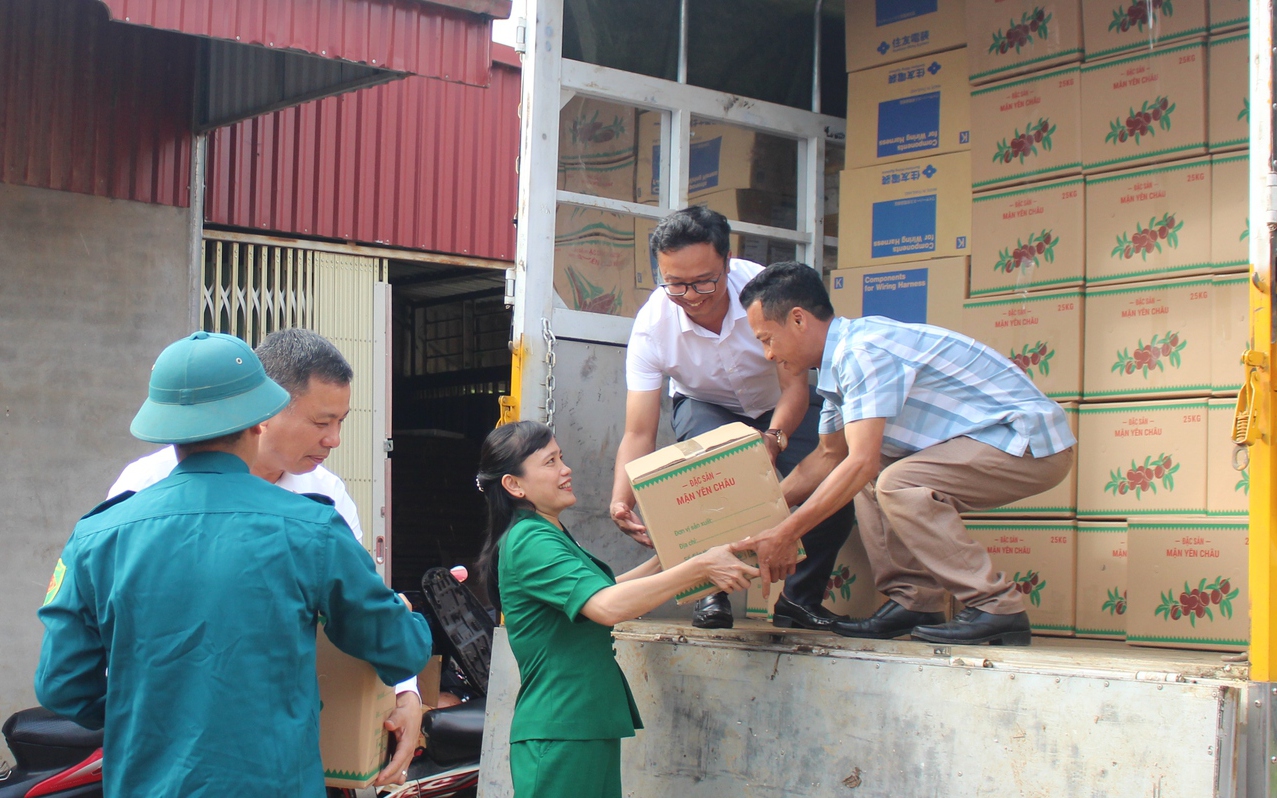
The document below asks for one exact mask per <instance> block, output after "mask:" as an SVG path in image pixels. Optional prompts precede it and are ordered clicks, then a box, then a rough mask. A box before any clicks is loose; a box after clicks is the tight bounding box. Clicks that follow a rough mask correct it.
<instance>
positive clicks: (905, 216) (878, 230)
mask: <svg viewBox="0 0 1277 798" xmlns="http://www.w3.org/2000/svg"><path fill="white" fill-rule="evenodd" d="M840 180H841V186H842V196H841V197H840V198H839V200H838V232H839V246H838V267H839V268H840V269H847V268H851V267H854V266H876V265H877V264H880V263H901V262H904V261H910V260H919V259H921V258H947V257H956V256H959V255H966V254H967V249H968V244H967V241H968V239H969V238H970V236H971V154H970V153H968V152H954V153H950V154H948V155H937V156H935V157H933V158H924V159H922V160H917V161H900V162H899V163H891V164H884V165H882V166H867V167H865V168H863V169H847V170H845V171H844V172H843V173H842V177H841V178H840Z"/></svg>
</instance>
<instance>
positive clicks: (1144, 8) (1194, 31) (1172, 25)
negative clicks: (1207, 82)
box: [1082, 0, 1206, 61]
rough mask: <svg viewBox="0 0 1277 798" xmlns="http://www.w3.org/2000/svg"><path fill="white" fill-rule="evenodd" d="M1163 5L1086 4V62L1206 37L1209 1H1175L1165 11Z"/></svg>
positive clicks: (1154, 0)
mask: <svg viewBox="0 0 1277 798" xmlns="http://www.w3.org/2000/svg"><path fill="white" fill-rule="evenodd" d="M1164 1H1165V0H1151V2H1150V1H1149V0H1138V2H1137V1H1136V0H1127V1H1126V2H1112V3H1104V2H1094V0H1091V2H1086V3H1083V4H1082V36H1083V38H1084V39H1085V40H1086V60H1087V61H1092V60H1094V59H1097V58H1107V57H1109V56H1112V55H1117V54H1119V53H1125V52H1129V51H1131V50H1139V49H1145V50H1147V49H1149V48H1150V47H1155V48H1161V47H1163V46H1164V45H1165V44H1166V43H1167V42H1171V41H1174V40H1176V39H1183V38H1185V37H1188V36H1201V35H1203V34H1204V33H1206V0H1174V3H1166V4H1165V7H1163V2H1164ZM1168 9H1169V10H1168Z"/></svg>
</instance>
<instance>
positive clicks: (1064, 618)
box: [967, 520, 1077, 637]
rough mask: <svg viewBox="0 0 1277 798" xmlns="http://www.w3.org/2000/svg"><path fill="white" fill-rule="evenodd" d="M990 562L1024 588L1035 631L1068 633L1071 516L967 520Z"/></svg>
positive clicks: (1073, 543)
mask: <svg viewBox="0 0 1277 798" xmlns="http://www.w3.org/2000/svg"><path fill="white" fill-rule="evenodd" d="M967 534H968V535H970V536H971V539H972V540H974V541H976V542H977V543H982V544H984V547H985V549H986V550H987V551H988V552H989V557H990V559H992V560H993V567H994V569H995V570H997V571H1001V572H1003V573H1005V574H1006V575H1007V577H1008V578H1010V579H1011V581H1013V582H1015V583H1016V584H1017V585H1018V586H1019V588H1020V591H1021V592H1022V593H1023V594H1024V604H1025V609H1026V610H1027V611H1028V613H1029V623H1030V624H1031V625H1032V626H1033V631H1034V633H1036V634H1043V635H1056V636H1061V637H1072V636H1073V631H1074V627H1075V617H1074V612H1075V609H1076V604H1077V599H1076V596H1075V583H1076V581H1077V525H1076V524H1075V523H1074V522H1073V521H1023V520H1021V521H969V522H967Z"/></svg>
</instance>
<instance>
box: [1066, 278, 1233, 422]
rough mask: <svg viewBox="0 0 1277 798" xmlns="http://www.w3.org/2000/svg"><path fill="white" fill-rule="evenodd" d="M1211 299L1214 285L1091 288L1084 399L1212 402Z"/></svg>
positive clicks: (1178, 283) (1177, 282)
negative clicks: (1202, 399)
mask: <svg viewBox="0 0 1277 798" xmlns="http://www.w3.org/2000/svg"><path fill="white" fill-rule="evenodd" d="M1213 295H1214V291H1213V285H1212V282H1211V280H1210V279H1209V278H1206V279H1191V278H1190V279H1186V280H1163V281H1160V282H1154V283H1134V284H1132V285H1128V286H1121V287H1115V288H1102V289H1100V288H1088V289H1087V290H1086V321H1085V325H1086V333H1085V336H1084V337H1085V352H1084V357H1083V359H1082V395H1083V397H1084V398H1085V399H1087V400H1105V399H1130V398H1140V397H1145V398H1147V397H1156V396H1163V397H1165V396H1206V395H1208V394H1209V393H1210V392H1211V385H1210V383H1209V379H1210V374H1211V359H1212V358H1213V357H1214V348H1215V342H1214V341H1212V340H1211V336H1212V314H1213V313H1214V298H1213ZM1154 348H1156V350H1157V351H1156V353H1154V351H1153V350H1154Z"/></svg>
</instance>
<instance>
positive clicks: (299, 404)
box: [107, 328, 422, 785]
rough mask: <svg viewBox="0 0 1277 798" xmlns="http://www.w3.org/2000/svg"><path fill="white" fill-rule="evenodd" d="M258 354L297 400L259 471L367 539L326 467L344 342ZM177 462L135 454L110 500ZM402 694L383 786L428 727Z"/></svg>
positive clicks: (413, 697) (269, 432)
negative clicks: (309, 496)
mask: <svg viewBox="0 0 1277 798" xmlns="http://www.w3.org/2000/svg"><path fill="white" fill-rule="evenodd" d="M255 352H256V354H257V356H258V357H259V358H260V359H261V361H262V367H263V368H264V369H265V370H266V374H267V376H269V377H270V378H271V379H272V380H274V381H275V382H277V383H279V384H280V385H281V386H283V387H284V389H286V390H287V391H288V393H289V396H290V397H291V401H290V402H289V404H288V406H287V407H286V408H284V409H283V410H282V411H280V413H279V414H278V415H276V416H275V417H273V418H271V419H270V420H269V421H265V422H263V423H262V435H261V439H260V442H259V445H258V453H257V460H256V462H255V463H254V465H253V467H252V473H253V474H254V475H256V476H258V477H261V478H262V479H264V480H266V481H267V482H270V483H272V484H275V485H278V486H279V487H281V488H284V489H285V490H288V491H292V492H293V493H318V494H320V495H323V496H327V497H328V498H330V499H332V500H333V504H334V506H335V508H336V510H337V512H339V513H341V516H342V518H343V519H345V521H346V523H347V524H348V525H349V526H350V529H351V531H352V532H354V535H355V539H356V540H357V541H359V542H360V544H363V542H364V533H363V529H362V528H361V527H360V525H359V513H358V510H357V509H356V507H355V502H354V500H352V499H351V498H350V494H349V493H347V492H346V485H345V484H344V483H343V482H342V481H341V478H340V477H338V476H337V475H336V474H334V473H333V472H331V471H329V470H328V469H327V468H324V465H323V463H324V461H325V460H326V459H327V458H328V455H329V453H330V452H332V450H333V449H336V448H337V447H338V446H340V445H341V425H342V422H343V421H345V420H346V416H347V415H349V414H350V381H351V380H352V379H354V376H355V372H354V370H353V369H352V368H351V367H350V364H349V363H348V362H346V358H344V357H343V356H342V354H341V352H339V351H338V350H337V347H335V346H333V344H332V343H331V342H330V341H328V340H327V339H326V338H324V337H323V336H321V335H319V334H318V333H314V332H311V331H310V330H303V329H299V328H292V329H285V330H277V331H275V332H273V333H271V334H269V335H267V336H266V337H265V338H263V339H262V342H261V343H260V344H258V346H257V349H256V350H255ZM176 465H177V453H176V451H175V450H174V448H173V447H172V446H166V447H164V448H163V449H160V450H159V451H157V452H153V453H152V454H149V455H147V456H146V457H143V458H141V459H139V460H135V461H133V462H132V463H129V464H128V465H127V466H125V468H124V471H122V472H121V473H120V476H119V478H118V479H116V481H115V484H114V485H112V486H111V489H110V490H109V491H108V492H107V498H111V497H113V496H117V495H119V494H121V493H124V492H125V491H140V490H142V489H143V488H146V487H148V486H150V485H153V484H155V483H156V482H159V481H160V480H162V479H164V478H165V477H167V476H168V475H169V472H171V471H172V470H173V468H174V467H175V466H176ZM395 692H396V693H397V694H398V697H397V701H396V704H397V705H396V708H395V710H394V711H393V712H392V713H391V714H390V716H389V717H388V718H387V719H386V727H387V729H389V730H391V731H393V732H394V733H395V735H396V737H397V738H398V739H399V740H400V742H401V743H403V744H401V745H398V746H397V747H396V749H395V757H394V759H393V760H392V761H391V763H390V764H389V765H387V766H386V768H385V769H384V770H383V771H382V773H381V774H379V775H378V778H377V780H376V782H375V783H376V784H378V785H381V784H392V783H402V782H403V780H404V779H403V773H404V772H405V771H407V768H408V763H409V761H411V759H412V753H413V750H414V749H415V747H416V745H415V743H416V737H417V734H418V732H419V730H420V729H421V714H422V706H421V697H420V695H419V693H418V692H417V680H416V678H413V679H409V680H408V681H406V682H401V683H400V684H399V685H397V686H396V687H395Z"/></svg>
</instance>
